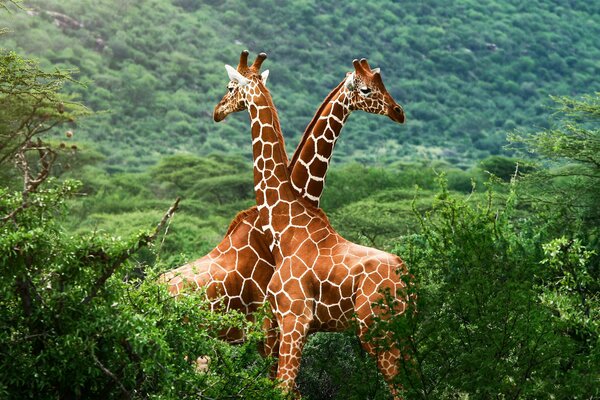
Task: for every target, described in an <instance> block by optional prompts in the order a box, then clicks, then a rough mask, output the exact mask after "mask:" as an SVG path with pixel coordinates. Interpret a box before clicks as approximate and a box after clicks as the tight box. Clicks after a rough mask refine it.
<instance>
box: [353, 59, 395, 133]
mask: <svg viewBox="0 0 600 400" xmlns="http://www.w3.org/2000/svg"><path fill="white" fill-rule="evenodd" d="M352 64H353V65H354V72H351V73H349V74H348V76H347V77H346V81H345V83H344V85H345V87H346V89H347V90H348V91H349V92H350V109H351V110H363V111H366V112H368V113H373V114H381V115H387V116H388V117H390V119H391V120H392V121H394V122H399V123H404V109H403V108H402V106H401V105H400V104H398V103H396V101H395V100H394V99H393V98H392V96H391V95H390V94H389V93H388V91H387V89H386V88H385V86H384V85H383V81H382V80H381V73H380V72H379V68H375V69H371V67H370V66H369V63H368V62H367V60H366V59H364V58H363V59H361V60H360V61H359V60H354V61H352Z"/></svg>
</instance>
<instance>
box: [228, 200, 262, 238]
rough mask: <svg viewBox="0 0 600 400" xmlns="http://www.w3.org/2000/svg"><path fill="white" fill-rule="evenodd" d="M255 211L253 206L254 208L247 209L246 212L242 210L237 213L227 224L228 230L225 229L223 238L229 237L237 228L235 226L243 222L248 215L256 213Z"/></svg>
mask: <svg viewBox="0 0 600 400" xmlns="http://www.w3.org/2000/svg"><path fill="white" fill-rule="evenodd" d="M256 209H257V206H256V205H254V206H252V207H250V208H248V209H247V210H242V211H240V212H239V213H237V215H236V216H235V217H234V218H233V220H232V221H231V223H230V224H229V228H227V233H226V234H225V236H229V235H230V234H231V232H233V230H234V229H235V228H237V226H238V225H239V224H240V223H241V222H242V221H244V220H245V219H246V218H247V217H248V216H249V215H250V214H252V213H254V212H256Z"/></svg>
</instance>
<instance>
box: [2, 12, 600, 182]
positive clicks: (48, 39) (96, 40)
mask: <svg viewBox="0 0 600 400" xmlns="http://www.w3.org/2000/svg"><path fill="white" fill-rule="evenodd" d="M25 4H26V5H27V6H29V7H31V11H30V12H29V13H27V14H25V13H19V14H13V15H10V18H9V19H8V20H7V21H6V22H5V24H4V25H8V26H9V27H10V28H11V29H12V30H13V31H14V32H15V34H11V35H9V36H5V37H4V38H3V46H4V47H7V48H12V49H20V50H22V51H24V52H26V53H28V54H33V55H35V57H40V58H41V59H42V62H43V64H44V65H47V66H49V65H59V66H63V67H68V68H71V67H75V68H78V69H79V70H80V73H79V74H78V79H80V80H82V81H85V82H93V84H91V85H90V87H89V88H75V89H74V92H75V93H77V94H78V95H79V96H80V97H81V98H82V99H83V100H84V102H85V104H86V105H88V106H89V107H91V108H92V109H94V110H97V111H106V112H102V113H99V114H98V115H97V116H96V117H94V118H93V119H92V120H89V121H87V122H86V124H85V125H81V126H77V129H75V130H74V133H75V137H76V138H79V139H80V140H85V141H89V142H93V143H94V146H95V147H96V148H97V149H98V150H100V151H101V152H102V153H103V154H105V155H106V156H107V164H108V165H107V166H106V168H108V169H109V170H111V171H114V170H122V169H126V170H132V169H140V168H141V167H142V166H143V165H148V164H152V163H154V162H155V161H156V160H157V159H158V158H159V156H160V155H164V154H172V153H174V152H181V151H183V152H191V153H194V154H197V155H202V156H205V155H208V154H211V153H214V152H221V153H229V154H240V153H241V154H244V155H245V157H246V158H248V157H249V152H247V151H246V149H247V145H248V137H247V134H246V129H245V128H246V126H247V123H246V117H245V116H243V117H237V118H232V119H231V120H230V121H226V122H225V123H222V124H214V123H213V122H212V118H211V114H212V109H213V107H214V105H215V104H216V102H217V101H218V99H220V97H221V96H222V95H223V93H224V92H225V83H226V75H225V71H224V69H223V64H224V63H230V64H233V63H235V62H236V60H237V57H238V55H239V51H240V50H242V49H244V48H249V49H250V50H252V51H266V52H267V53H268V54H269V57H270V60H269V61H268V62H267V63H268V65H267V66H266V67H267V68H270V69H271V72H272V73H271V78H270V80H269V81H270V84H269V85H270V86H271V87H272V91H273V93H274V98H275V104H276V105H277V106H278V108H279V111H280V114H281V120H282V125H283V128H284V133H285V134H286V135H287V137H288V138H289V139H290V140H289V145H288V151H291V149H292V146H293V145H295V143H296V141H297V140H298V138H299V135H300V132H302V131H303V130H304V127H305V126H306V124H307V123H308V121H309V120H310V117H311V115H312V113H313V111H314V110H315V109H316V108H317V105H318V104H319V103H320V101H321V100H322V99H323V98H324V97H325V95H326V94H327V93H328V91H329V90H330V89H332V88H333V87H334V86H335V85H337V83H338V82H339V81H340V80H341V79H342V78H343V77H344V74H345V72H346V71H348V70H349V69H350V68H351V61H352V59H353V58H359V57H368V58H369V59H370V60H371V62H372V64H374V65H375V66H380V67H381V68H382V71H383V76H384V81H385V82H386V84H387V86H388V89H389V90H390V92H391V93H392V94H393V95H394V96H395V97H396V99H397V100H398V102H399V103H401V104H404V105H405V108H406V111H407V118H408V120H407V121H408V124H407V126H406V127H400V126H397V125H395V124H393V123H392V122H389V121H386V120H384V119H383V118H379V119H377V118H374V117H372V116H367V115H364V114H357V115H354V116H352V117H351V120H350V122H349V123H348V126H347V127H346V129H345V133H344V136H345V139H344V140H342V141H341V143H340V145H339V146H338V148H337V149H336V155H335V157H336V159H338V160H345V161H350V160H354V161H359V162H369V163H373V162H379V163H381V162H384V163H389V162H392V161H395V160H398V159H399V158H403V159H415V158H422V157H428V158H433V159H436V158H443V159H446V160H449V161H451V162H453V163H458V164H463V165H466V164H469V163H470V162H472V160H476V159H479V158H482V157H485V156H487V155H489V154H490V153H492V154H497V153H501V152H502V151H503V150H502V145H503V144H504V142H505V141H504V137H505V135H504V132H506V131H509V130H512V129H514V128H518V127H530V126H534V125H535V126H545V125H546V115H547V111H546V106H547V105H548V104H549V103H550V102H549V101H548V95H550V94H552V95H571V94H573V93H581V92H583V91H586V92H590V91H594V90H598V89H599V88H600V86H599V83H598V80H597V79H596V78H597V76H598V75H599V74H600V70H599V68H600V66H599V65H598V63H597V60H598V59H599V58H600V46H599V45H598V40H597V38H598V37H600V25H599V24H598V23H597V21H598V19H599V17H600V5H599V4H598V2H594V1H592V2H590V1H584V0H578V1H558V0H536V1H527V2H521V1H502V2H500V1H497V0H486V1H471V0H461V1H454V2H448V1H440V0H428V1H404V2H397V1H392V0H386V1H383V2H382V1H376V2H375V1H373V2H365V1H344V2H341V3H330V4H328V3H324V2H316V1H312V0H306V1H294V2H291V3H285V2H284V3H282V2H278V1H274V0H260V1H253V2H250V3H248V2H242V1H239V0H228V1H210V0H207V1H200V0H171V1H167V0H143V1H135V2H132V1H120V2H116V3H115V2H114V1H112V0H101V1H98V0H68V1H65V0H60V1H59V0H28V1H26V2H25ZM5 15H6V14H5ZM290 145H292V146H290Z"/></svg>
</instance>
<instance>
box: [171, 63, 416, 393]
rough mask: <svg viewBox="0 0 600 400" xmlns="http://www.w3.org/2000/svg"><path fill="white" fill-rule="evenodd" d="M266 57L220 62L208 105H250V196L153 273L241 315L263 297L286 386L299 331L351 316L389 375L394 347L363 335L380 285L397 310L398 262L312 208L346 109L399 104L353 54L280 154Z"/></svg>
mask: <svg viewBox="0 0 600 400" xmlns="http://www.w3.org/2000/svg"><path fill="white" fill-rule="evenodd" d="M266 58H267V56H266V54H265V53H261V54H259V55H258V56H257V57H256V59H255V61H254V63H253V64H252V65H251V66H248V51H244V52H242V54H241V56H240V61H239V64H238V66H237V69H235V68H233V67H231V66H229V65H226V66H225V68H226V69H227V72H228V74H229V79H230V81H229V84H228V85H227V90H228V92H227V93H226V94H225V96H224V97H223V99H222V100H221V101H220V102H219V103H218V104H217V106H216V107H215V110H214V114H213V117H214V120H215V121H217V122H219V121H221V120H223V119H224V118H225V117H226V116H227V115H229V114H231V113H233V112H237V111H242V110H248V112H249V114H250V119H251V121H250V123H251V130H252V152H253V157H254V185H255V187H254V188H255V192H256V204H257V205H256V206H255V207H252V208H250V209H248V210H245V211H242V212H240V213H239V214H238V215H237V216H236V217H235V219H234V220H233V221H232V223H231V225H230V226H229V229H228V231H227V233H226V235H225V238H224V239H223V240H222V241H221V243H219V245H218V246H217V247H216V248H215V249H214V250H212V251H211V252H210V253H209V254H207V255H206V256H204V257H202V258H200V259H198V260H196V261H193V262H191V263H189V264H186V265H184V266H182V267H180V268H177V269H174V270H172V271H169V272H168V273H166V274H165V275H164V276H163V280H164V281H166V282H168V285H169V291H170V292H171V293H172V294H173V295H177V294H179V293H181V292H182V291H184V290H186V289H190V288H191V289H192V290H196V289H203V290H205V292H206V295H207V297H208V299H209V301H210V302H211V305H212V306H213V307H214V308H222V307H223V306H224V308H225V309H232V310H239V311H241V312H243V313H245V314H246V315H247V316H248V318H252V313H253V312H255V311H256V310H257V309H258V307H260V306H261V305H262V304H263V303H264V302H265V301H268V302H269V304H270V307H271V309H272V311H273V315H274V320H268V321H265V329H266V332H267V338H266V341H265V345H264V346H265V349H264V350H265V352H266V354H269V355H275V356H278V365H277V378H278V379H279V380H280V381H281V382H282V386H283V387H284V388H286V389H287V390H294V386H295V379H296V376H297V374H298V369H299V366H300V357H301V353H302V347H303V345H304V343H305V342H306V339H307V336H308V335H309V334H310V333H312V332H316V331H340V330H344V329H347V328H348V327H349V326H352V322H353V321H357V322H358V332H357V333H358V336H359V339H360V341H361V343H362V346H363V347H364V348H365V350H366V351H367V352H369V353H370V354H371V355H372V356H373V357H375V358H376V360H377V365H378V368H379V370H380V371H381V373H382V374H383V376H384V378H385V379H386V381H388V382H389V383H390V384H391V382H392V380H393V378H394V377H395V376H396V375H397V374H398V360H399V358H400V356H401V354H400V349H399V348H398V347H397V346H391V348H388V349H384V350H378V349H376V348H375V346H373V345H372V344H371V343H370V342H369V341H367V340H366V337H365V336H366V334H367V332H368V330H369V327H370V326H372V324H373V321H374V317H376V316H377V317H383V318H386V317H387V316H389V314H390V310H389V309H385V310H384V307H381V306H378V305H377V304H378V302H380V301H381V300H382V299H383V297H384V294H383V293H385V292H387V293H390V294H391V296H392V297H393V299H394V302H393V306H392V310H391V312H392V313H393V314H396V315H398V314H401V313H403V312H404V311H405V310H406V307H407V305H408V303H409V298H408V296H407V292H406V290H405V289H406V288H405V286H406V285H405V283H404V282H403V280H402V276H403V275H406V274H407V271H406V268H405V265H404V264H403V262H402V260H401V259H400V258H399V257H397V256H395V255H392V254H388V253H385V252H383V251H380V250H377V249H373V248H368V247H364V246H360V245H357V244H354V243H352V242H349V241H348V240H346V239H344V238H343V237H341V236H340V235H339V234H338V233H337V232H336V231H335V230H334V229H333V228H332V227H331V225H330V223H329V221H328V219H327V216H326V215H325V213H324V212H323V211H322V210H321V209H320V208H319V199H320V197H321V193H322V191H323V187H324V183H325V176H326V174H327V169H328V166H329V162H330V159H331V156H332V153H333V148H334V146H335V143H336V140H337V139H338V137H339V135H340V132H341V130H342V127H343V125H344V123H345V122H346V120H347V118H348V116H349V115H350V113H351V112H352V111H354V110H363V111H366V112H369V113H373V114H382V115H387V116H388V117H389V118H391V119H392V120H393V121H395V122H398V123H403V122H404V111H403V109H402V107H401V106H400V105H398V104H397V103H396V102H395V101H394V99H393V98H392V97H391V96H390V94H389V93H388V92H387V90H386V88H385V86H384V85H383V81H382V79H381V75H380V71H379V69H378V68H376V69H371V67H370V66H369V64H368V62H367V61H366V60H365V59H362V60H360V61H358V60H354V61H353V65H354V71H353V72H351V73H348V74H347V75H346V77H345V78H344V79H343V81H342V82H341V83H340V84H339V85H338V86H337V87H336V88H335V89H333V91H332V92H331V93H329V95H327V97H326V98H325V101H324V102H323V103H322V104H321V106H320V107H319V109H318V110H317V113H316V114H315V116H314V117H313V119H312V121H311V122H310V123H309V125H308V126H307V128H306V131H305V132H304V135H303V137H302V139H301V141H300V144H299V145H298V147H297V149H296V151H295V153H294V155H293V157H292V159H291V161H289V160H288V157H287V154H286V152H285V146H284V141H283V136H282V134H281V128H280V125H279V119H278V116H277V111H276V109H275V106H274V105H273V101H272V98H271V95H270V93H269V91H268V90H267V88H266V86H265V83H266V80H267V77H268V70H266V71H264V72H263V73H262V74H261V73H260V67H261V65H262V63H263V61H264V60H265V59H266ZM277 328H278V329H277ZM239 335H240V333H239V332H235V331H228V332H227V338H228V339H230V340H239V339H241V338H240V336H239ZM394 393H396V392H395V391H394Z"/></svg>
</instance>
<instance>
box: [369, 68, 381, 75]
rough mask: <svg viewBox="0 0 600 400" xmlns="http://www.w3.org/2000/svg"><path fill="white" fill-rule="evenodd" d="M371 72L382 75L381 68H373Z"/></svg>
mask: <svg viewBox="0 0 600 400" xmlns="http://www.w3.org/2000/svg"><path fill="white" fill-rule="evenodd" d="M371 71H372V72H373V73H374V74H380V73H381V69H379V68H373V69H372V70H371Z"/></svg>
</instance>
